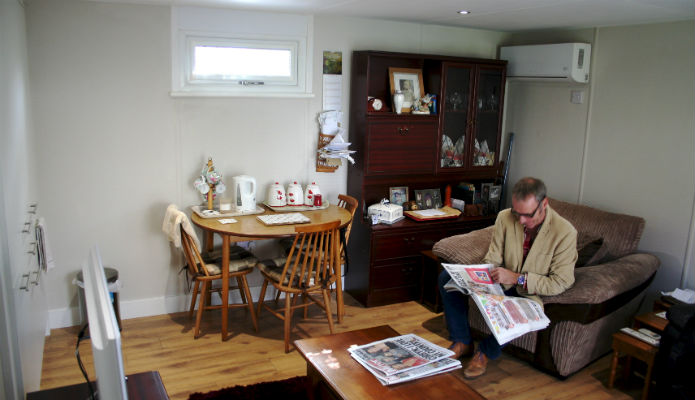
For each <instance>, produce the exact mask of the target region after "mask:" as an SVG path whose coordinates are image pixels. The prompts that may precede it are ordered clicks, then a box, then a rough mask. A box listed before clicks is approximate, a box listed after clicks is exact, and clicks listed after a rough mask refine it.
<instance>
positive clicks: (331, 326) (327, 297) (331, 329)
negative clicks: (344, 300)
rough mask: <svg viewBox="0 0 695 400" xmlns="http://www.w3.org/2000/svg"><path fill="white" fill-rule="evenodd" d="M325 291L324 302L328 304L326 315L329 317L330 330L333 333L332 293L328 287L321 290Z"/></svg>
mask: <svg viewBox="0 0 695 400" xmlns="http://www.w3.org/2000/svg"><path fill="white" fill-rule="evenodd" d="M321 292H322V293H323V303H324V305H325V306H326V309H325V310H324V311H326V317H327V318H328V330H330V332H331V334H333V314H331V294H330V293H329V292H328V289H323V290H321Z"/></svg>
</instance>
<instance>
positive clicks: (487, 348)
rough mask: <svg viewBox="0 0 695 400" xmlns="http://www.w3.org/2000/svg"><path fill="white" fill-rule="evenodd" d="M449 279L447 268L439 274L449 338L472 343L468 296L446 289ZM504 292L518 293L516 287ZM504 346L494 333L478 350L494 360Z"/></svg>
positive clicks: (507, 293) (515, 294)
mask: <svg viewBox="0 0 695 400" xmlns="http://www.w3.org/2000/svg"><path fill="white" fill-rule="evenodd" d="M449 279H451V277H450V276H449V273H448V272H446V270H444V271H442V273H441V274H439V281H438V286H439V294H440V295H441V298H442V304H443V305H444V318H445V319H446V327H447V329H448V330H449V339H450V340H451V341H452V342H461V343H464V344H471V343H472V342H473V338H472V337H471V329H470V326H469V324H468V296H466V295H465V294H463V293H461V292H459V291H457V290H453V291H448V290H446V289H444V285H446V283H447V282H449ZM504 294H505V295H507V296H517V295H518V294H517V292H516V287H512V288H511V289H509V290H506V291H505V292H504ZM502 347H503V346H500V344H499V343H497V339H495V337H494V336H493V335H489V336H487V337H486V338H485V339H483V340H482V341H481V342H480V344H479V345H478V350H479V351H481V352H482V353H483V354H485V355H486V356H487V358H489V359H491V360H494V359H495V358H497V357H499V356H500V354H502Z"/></svg>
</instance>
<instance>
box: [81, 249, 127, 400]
mask: <svg viewBox="0 0 695 400" xmlns="http://www.w3.org/2000/svg"><path fill="white" fill-rule="evenodd" d="M82 274H83V276H84V293H85V303H86V305H87V320H88V322H89V331H90V337H91V342H92V354H93V356H94V369H95V371H96V378H97V393H96V398H97V399H99V400H121V399H127V398H128V393H127V390H126V380H125V375H124V372H123V355H122V353H121V333H120V331H119V330H118V323H117V322H116V314H115V312H114V310H113V306H112V304H111V297H110V295H109V291H108V288H107V286H106V275H105V274H104V267H103V266H102V264H101V256H100V255H99V248H98V247H96V246H94V247H93V248H92V249H91V250H90V252H89V258H88V259H87V261H85V262H84V263H83V264H82Z"/></svg>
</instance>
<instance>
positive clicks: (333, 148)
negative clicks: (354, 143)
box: [318, 133, 355, 164]
mask: <svg viewBox="0 0 695 400" xmlns="http://www.w3.org/2000/svg"><path fill="white" fill-rule="evenodd" d="M350 144H351V143H350V142H346V141H345V139H343V136H342V135H341V134H340V133H336V134H335V137H334V138H333V139H332V140H331V141H330V142H329V143H328V144H327V145H325V146H324V147H322V148H320V149H319V150H318V153H319V157H321V158H325V159H330V158H338V159H341V158H344V159H346V160H348V161H350V162H351V163H352V164H354V163H355V160H354V159H353V158H352V157H350V154H353V153H355V151H354V150H349V149H348V147H349V146H350Z"/></svg>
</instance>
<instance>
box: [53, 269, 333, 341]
mask: <svg viewBox="0 0 695 400" xmlns="http://www.w3.org/2000/svg"><path fill="white" fill-rule="evenodd" d="M343 279H345V278H343ZM249 289H250V290H251V296H252V297H253V298H254V299H257V298H258V297H259V296H260V294H261V288H260V286H256V287H251V288H249ZM272 289H273V288H272V287H270V288H269V289H268V291H267V292H266V294H265V300H274V299H275V290H272ZM229 301H230V303H232V302H234V303H240V302H241V296H240V295H239V291H237V290H234V291H233V292H231V293H230V300H229ZM254 302H257V300H254ZM212 303H213V304H220V300H219V296H215V297H213V301H212ZM190 304H191V295H190V294H187V295H180V296H169V297H151V298H148V299H140V300H130V301H121V302H120V309H121V319H130V318H140V317H151V316H153V315H162V314H171V313H177V312H183V311H188V307H189V306H190ZM81 323H82V321H81V316H80V310H79V307H71V308H59V309H55V310H48V329H46V336H49V335H50V330H51V329H58V328H66V327H68V326H74V325H79V324H81Z"/></svg>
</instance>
